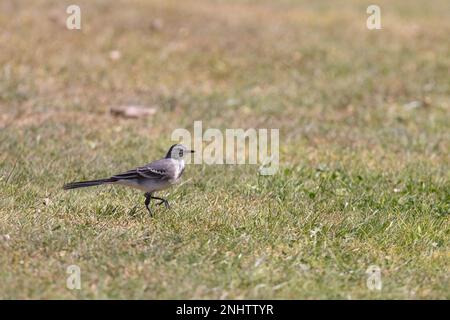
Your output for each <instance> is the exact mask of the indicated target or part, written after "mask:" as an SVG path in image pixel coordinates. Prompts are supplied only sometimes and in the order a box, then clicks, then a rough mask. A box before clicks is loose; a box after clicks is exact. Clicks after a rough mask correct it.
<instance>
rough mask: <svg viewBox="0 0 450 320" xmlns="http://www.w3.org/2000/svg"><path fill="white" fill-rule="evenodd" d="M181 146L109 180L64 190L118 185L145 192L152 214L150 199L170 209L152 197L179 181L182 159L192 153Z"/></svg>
mask: <svg viewBox="0 0 450 320" xmlns="http://www.w3.org/2000/svg"><path fill="white" fill-rule="evenodd" d="M192 152H194V150H188V149H187V148H186V147H185V146H183V145H182V144H174V145H173V146H171V147H170V149H169V151H168V152H167V154H166V157H165V158H164V159H160V160H156V161H153V162H151V163H149V164H146V165H144V166H142V167H138V168H136V169H132V170H129V171H127V172H124V173H119V174H116V175H114V176H112V177H110V178H106V179H98V180H89V181H80V182H71V183H68V184H66V185H64V187H63V189H64V190H69V189H76V188H84V187H92V186H98V185H101V184H118V185H122V186H127V187H132V188H136V189H139V190H142V191H144V192H145V206H146V208H147V210H148V212H149V213H150V215H151V214H152V212H151V210H150V207H149V204H150V200H151V199H155V200H160V202H159V203H158V205H161V204H164V205H165V207H166V208H170V206H169V202H168V201H167V200H166V199H163V198H159V197H154V196H153V194H154V193H155V192H156V191H161V190H164V189H167V188H169V187H171V186H172V185H174V184H176V183H178V182H179V181H180V177H181V175H182V174H183V171H184V159H183V157H184V156H185V154H186V153H192Z"/></svg>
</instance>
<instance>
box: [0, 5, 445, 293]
mask: <svg viewBox="0 0 450 320" xmlns="http://www.w3.org/2000/svg"><path fill="white" fill-rule="evenodd" d="M74 2H75V1H56V0H55V1H41V0H39V1H31V0H30V1H15V0H14V1H13V0H3V1H1V3H0V298H3V299H10V298H21V299H22V298H24V299H29V298H46V299H58V298H69V299H72V298H81V299H86V298H94V299H103V298H106V299H116V298H118V299H123V298H133V299H144V298H145V299H147V298H150V299H159V298H198V299H205V298H214V299H216V298H221V299H233V298H250V299H251V298H287V299H303V298H306V299H318V298H337V299H372V298H374V299H391V298H393V299H409V298H418V299H431V298H435V299H449V298H450V279H449V262H450V251H449V248H450V247H449V243H450V242H449V240H450V232H449V231H450V228H449V227H450V223H449V213H450V180H449V179H450V166H449V165H450V160H449V148H450V145H449V142H450V76H449V75H450V72H449V70H450V41H449V34H450V20H449V12H450V2H449V1H448V0H433V1H432V2H430V1H421V0H398V1H388V0H382V1H381V0H377V1H376V4H378V5H379V6H380V7H381V17H382V29H381V30H373V31H369V30H368V29H367V28H366V19H367V17H368V14H367V13H366V8H367V6H368V5H369V4H372V3H373V1H356V0H354V1H344V0H339V1H332V0H329V1H306V0H305V1H293V0H292V1H287V0H285V1H277V2H275V1H274V2H270V1H212V0H211V1H203V0H199V1H165V0H158V1H143V0H142V1H138V0H132V1H106V0H104V1H103V0H97V1H87V0H83V1H81V0H77V1H76V4H78V5H79V6H80V7H81V13H82V29H81V30H78V31H77V30H67V29H66V27H65V20H66V17H67V16H68V15H67V14H66V12H65V11H66V7H67V6H68V5H69V4H73V3H74ZM113 50H117V51H119V52H120V53H121V57H120V59H116V60H114V59H111V57H110V52H111V51H113ZM124 104H143V105H151V106H157V108H158V112H157V113H156V114H155V115H154V116H151V117H149V118H146V119H137V120H132V119H122V118H117V117H114V116H112V115H111V114H110V112H109V109H110V108H111V107H114V106H117V105H124ZM195 120H201V121H203V127H204V128H208V127H210V128H219V129H221V130H224V129H225V128H244V129H245V128H278V129H280V169H279V171H278V172H277V174H275V175H273V176H260V175H258V172H257V169H258V168H257V166H251V165H241V166H220V165H216V166H208V165H190V166H189V167H187V169H186V171H185V176H184V181H185V183H184V184H182V185H180V186H177V187H176V188H174V189H172V190H170V191H168V192H164V193H162V194H161V195H162V196H167V197H168V199H169V201H170V202H171V205H172V209H171V210H165V209H164V208H161V207H158V208H157V209H156V210H155V211H156V212H155V217H154V218H150V217H149V216H148V214H147V212H146V210H145V207H144V206H143V201H144V198H143V195H142V194H141V193H139V192H137V191H133V190H128V189H125V188H121V187H107V186H106V187H99V188H92V189H84V190H80V191H73V192H67V191H63V190H62V189H61V187H62V185H63V184H64V183H66V182H69V181H73V180H81V179H88V178H99V177H106V176H110V175H111V174H114V173H117V172H120V171H125V170H127V169H130V168H133V167H135V166H137V165H142V164H144V163H147V162H149V161H151V160H154V159H156V158H159V157H162V156H163V155H164V154H165V152H166V149H167V148H168V147H169V146H170V145H171V144H172V143H173V142H172V141H170V136H171V133H172V131H173V130H174V129H176V128H187V129H192V125H193V122H194V121H195ZM69 265H77V266H79V267H80V270H81V290H69V289H68V288H66V279H67V277H68V274H67V273H66V268H67V267H68V266H69ZM370 265H377V266H379V267H380V269H381V277H382V278H381V279H382V284H383V287H382V290H381V291H371V290H369V289H368V287H367V286H366V279H367V274H366V270H367V268H368V267H369V266H370Z"/></svg>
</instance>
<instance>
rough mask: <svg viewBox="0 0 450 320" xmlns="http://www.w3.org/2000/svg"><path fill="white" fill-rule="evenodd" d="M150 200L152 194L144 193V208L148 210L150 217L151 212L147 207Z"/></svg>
mask: <svg viewBox="0 0 450 320" xmlns="http://www.w3.org/2000/svg"><path fill="white" fill-rule="evenodd" d="M151 199H152V194H151V193H150V192H146V193H145V207H146V208H147V210H148V213H150V216H152V215H153V214H152V211H151V210H150V207H149V206H148V205H149V204H150V200H151Z"/></svg>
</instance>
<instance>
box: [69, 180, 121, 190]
mask: <svg viewBox="0 0 450 320" xmlns="http://www.w3.org/2000/svg"><path fill="white" fill-rule="evenodd" d="M114 181H115V180H114V179H111V178H108V179H99V180H89V181H79V182H71V183H68V184H65V185H64V186H63V189H64V190H70V189H76V188H85V187H92V186H99V185H101V184H105V183H110V182H114Z"/></svg>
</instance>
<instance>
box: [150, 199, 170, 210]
mask: <svg viewBox="0 0 450 320" xmlns="http://www.w3.org/2000/svg"><path fill="white" fill-rule="evenodd" d="M152 199H155V200H160V202H159V203H158V205H162V204H163V203H164V206H165V207H166V209H170V204H169V201H167V200H166V199H163V198H160V197H153V196H152Z"/></svg>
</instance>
